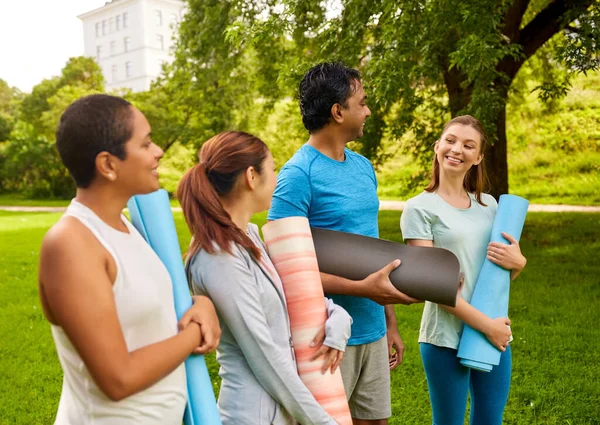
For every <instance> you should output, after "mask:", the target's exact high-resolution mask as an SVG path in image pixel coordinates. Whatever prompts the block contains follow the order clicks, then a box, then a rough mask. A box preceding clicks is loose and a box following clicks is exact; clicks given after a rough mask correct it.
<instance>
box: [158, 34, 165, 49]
mask: <svg viewBox="0 0 600 425" xmlns="http://www.w3.org/2000/svg"><path fill="white" fill-rule="evenodd" d="M156 47H158V48H159V49H160V50H165V42H164V39H163V36H162V35H160V34H156Z"/></svg>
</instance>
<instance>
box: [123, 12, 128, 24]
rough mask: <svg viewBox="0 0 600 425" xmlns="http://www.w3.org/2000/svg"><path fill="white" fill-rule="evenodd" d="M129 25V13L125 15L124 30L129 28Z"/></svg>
mask: <svg viewBox="0 0 600 425" xmlns="http://www.w3.org/2000/svg"><path fill="white" fill-rule="evenodd" d="M128 25H129V15H127V12H125V13H123V28H127V26H128Z"/></svg>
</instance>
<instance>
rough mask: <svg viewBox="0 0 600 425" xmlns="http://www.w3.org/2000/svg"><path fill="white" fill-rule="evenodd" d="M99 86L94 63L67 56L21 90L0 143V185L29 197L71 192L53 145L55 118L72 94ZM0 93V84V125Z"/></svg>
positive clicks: (93, 90)
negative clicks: (57, 68)
mask: <svg viewBox="0 0 600 425" xmlns="http://www.w3.org/2000/svg"><path fill="white" fill-rule="evenodd" d="M103 91H104V79H103V76H102V72H101V70H100V68H99V66H98V65H97V64H96V62H94V60H93V59H91V58H85V57H76V58H71V59H69V61H68V62H67V64H66V65H65V67H64V68H63V70H62V72H61V75H60V76H56V77H53V78H50V79H47V80H44V81H42V82H41V83H40V84H38V85H36V86H35V87H34V88H33V90H32V92H31V93H30V94H28V95H25V96H24V97H23V100H22V102H21V104H20V108H18V109H20V114H19V113H18V112H19V111H17V113H16V114H15V115H14V117H15V119H14V120H13V125H11V127H10V135H9V137H8V138H7V140H6V142H4V143H2V144H1V145H0V177H1V179H0V180H1V181H0V190H2V191H7V192H21V193H25V194H27V195H28V196H31V197H34V198H35V197H69V196H72V195H73V193H74V189H75V186H74V184H73V181H72V180H71V178H70V177H69V175H68V173H67V171H66V170H65V168H64V167H63V166H62V165H61V162H60V158H59V155H58V152H57V150H56V148H55V132H56V127H57V125H58V120H59V119H60V116H61V114H62V113H63V112H64V110H65V109H66V107H67V106H68V105H69V104H71V103H72V102H73V101H75V100H76V99H78V98H80V97H82V96H85V95H88V94H92V93H98V92H103ZM2 93H3V90H2V85H1V84H0V130H1V124H2V121H1V117H2V115H1V114H2V109H1V108H2V106H1V105H2V100H1V99H3V95H2ZM15 96H16V97H17V98H18V97H19V94H18V93H16V94H15ZM15 109H17V108H15ZM0 140H1V138H0Z"/></svg>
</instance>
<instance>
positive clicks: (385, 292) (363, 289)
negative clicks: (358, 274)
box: [321, 260, 420, 305]
mask: <svg viewBox="0 0 600 425" xmlns="http://www.w3.org/2000/svg"><path fill="white" fill-rule="evenodd" d="M399 265H400V260H394V261H392V262H391V263H390V264H388V265H387V266H385V267H383V268H382V269H381V270H378V271H376V272H375V273H372V274H370V275H369V276H367V277H366V278H364V279H363V280H350V279H345V278H343V277H339V276H334V275H331V274H327V273H321V282H322V283H323V290H324V291H325V293H327V294H342V295H353V296H355V297H364V298H369V299H371V300H373V301H375V302H376V303H378V304H381V305H387V304H406V305H409V304H413V303H418V302H420V301H419V300H417V299H415V298H412V297H409V296H408V295H406V294H405V293H403V292H400V291H398V290H397V289H396V288H395V287H394V285H392V282H390V273H391V272H392V271H393V270H394V269H395V268H396V267H398V266H399Z"/></svg>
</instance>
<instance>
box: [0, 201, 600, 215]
mask: <svg viewBox="0 0 600 425" xmlns="http://www.w3.org/2000/svg"><path fill="white" fill-rule="evenodd" d="M403 208H404V202H402V201H380V204H379V209H380V210H387V211H402V209H403ZM172 209H173V211H181V208H179V207H173V208H172ZM0 210H2V211H21V212H63V211H65V210H66V207H24V206H2V205H0ZM528 211H529V212H596V213H597V212H600V206H583V205H551V204H530V205H529V209H528Z"/></svg>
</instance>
